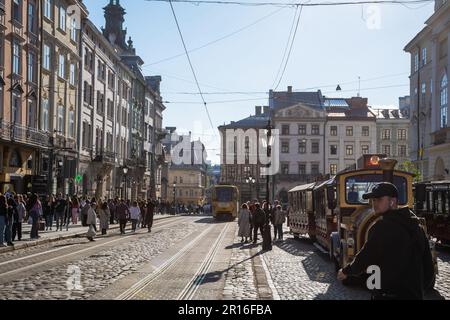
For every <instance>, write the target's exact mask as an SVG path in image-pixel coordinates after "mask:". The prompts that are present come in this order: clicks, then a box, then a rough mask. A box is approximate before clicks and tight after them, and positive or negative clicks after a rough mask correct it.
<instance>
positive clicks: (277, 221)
mask: <svg viewBox="0 0 450 320" xmlns="http://www.w3.org/2000/svg"><path fill="white" fill-rule="evenodd" d="M285 222H286V212H285V211H284V210H283V209H282V207H281V206H280V205H278V206H277V207H276V209H275V212H274V216H273V240H276V239H278V240H283V224H284V223H285ZM277 235H278V238H277Z"/></svg>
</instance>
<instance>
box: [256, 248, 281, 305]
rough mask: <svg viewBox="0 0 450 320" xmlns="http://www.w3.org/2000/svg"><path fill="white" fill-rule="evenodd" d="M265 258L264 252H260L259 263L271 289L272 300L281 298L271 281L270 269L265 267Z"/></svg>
mask: <svg viewBox="0 0 450 320" xmlns="http://www.w3.org/2000/svg"><path fill="white" fill-rule="evenodd" d="M265 259H266V258H265V257H264V254H262V255H261V264H262V267H263V269H264V272H265V274H266V278H267V284H268V285H269V288H270V290H272V298H273V300H281V299H280V295H279V294H278V290H277V288H276V287H275V285H274V283H273V280H272V275H271V274H270V271H269V268H268V267H267V264H266V261H265Z"/></svg>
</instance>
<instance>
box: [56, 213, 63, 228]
mask: <svg viewBox="0 0 450 320" xmlns="http://www.w3.org/2000/svg"><path fill="white" fill-rule="evenodd" d="M55 219H56V230H58V229H61V230H62V227H63V225H64V212H56V214H55Z"/></svg>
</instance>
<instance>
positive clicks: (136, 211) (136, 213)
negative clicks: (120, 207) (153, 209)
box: [130, 201, 141, 232]
mask: <svg viewBox="0 0 450 320" xmlns="http://www.w3.org/2000/svg"><path fill="white" fill-rule="evenodd" d="M140 215H141V209H140V208H139V206H138V203H137V201H133V203H132V205H131V207H130V220H131V230H132V231H133V232H136V226H137V223H138V221H139V217H140Z"/></svg>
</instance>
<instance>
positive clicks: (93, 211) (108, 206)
mask: <svg viewBox="0 0 450 320" xmlns="http://www.w3.org/2000/svg"><path fill="white" fill-rule="evenodd" d="M155 211H156V212H158V213H161V214H162V213H165V212H166V211H167V210H166V208H165V205H164V203H162V202H158V201H154V200H153V199H148V200H140V201H133V202H132V201H130V200H126V201H125V200H123V199H119V198H116V199H104V200H101V199H96V198H92V199H88V198H87V197H81V198H78V197H76V196H72V197H70V196H69V195H67V196H63V195H62V194H61V193H60V194H58V195H57V196H54V195H49V196H47V197H43V198H39V196H38V195H37V194H26V195H20V194H14V193H9V194H7V195H4V194H0V247H5V246H13V245H14V242H15V241H16V239H17V241H22V224H23V223H28V224H30V225H31V232H30V239H31V240H36V239H39V238H40V236H39V231H53V230H55V231H63V229H64V230H66V231H68V230H69V225H71V224H72V225H78V224H79V222H81V224H82V225H83V226H86V227H89V230H88V233H87V237H88V239H89V240H91V241H94V237H95V235H96V232H97V222H99V227H100V230H101V233H102V235H105V234H106V233H107V230H108V229H109V226H110V225H112V224H120V232H121V234H125V228H126V225H127V223H128V222H131V225H132V232H135V231H136V228H138V227H139V228H148V232H151V228H152V225H153V216H154V214H155Z"/></svg>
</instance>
